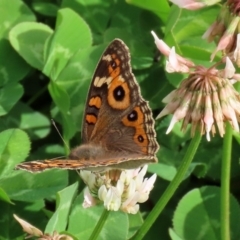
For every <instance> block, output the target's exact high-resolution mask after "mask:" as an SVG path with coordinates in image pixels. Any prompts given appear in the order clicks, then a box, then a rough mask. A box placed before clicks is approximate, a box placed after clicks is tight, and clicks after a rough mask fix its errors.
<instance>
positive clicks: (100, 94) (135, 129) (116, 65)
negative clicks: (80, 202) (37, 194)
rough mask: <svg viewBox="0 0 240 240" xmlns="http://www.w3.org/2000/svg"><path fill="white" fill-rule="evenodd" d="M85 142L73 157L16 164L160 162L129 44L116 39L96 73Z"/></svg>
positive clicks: (101, 166)
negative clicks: (135, 75) (131, 59)
mask: <svg viewBox="0 0 240 240" xmlns="http://www.w3.org/2000/svg"><path fill="white" fill-rule="evenodd" d="M82 143H83V144H82V145H80V146H79V147H76V148H74V149H73V150H72V151H71V153H70V155H69V157H68V159H60V160H58V159H53V160H42V161H30V162H24V163H21V164H19V165H17V166H16V169H24V170H27V171H30V172H38V171H43V170H45V169H51V168H60V169H73V170H77V169H84V170H90V171H93V172H98V171H105V170H108V169H133V168H137V167H140V166H142V165H145V164H148V163H154V162H157V158H156V152H157V150H158V148H159V146H158V143H157V141H156V133H155V130H154V120H153V117H152V112H151V110H150V108H149V106H148V103H147V102H146V101H145V100H144V99H143V98H142V96H141V93H140V89H139V85H138V83H137V82H136V80H135V77H134V75H133V73H132V69H131V65H130V54H129V50H128V47H127V46H126V45H125V44H124V42H123V41H122V40H120V39H115V40H113V42H112V43H111V44H110V45H109V46H108V47H107V49H106V50H105V51H104V53H103V55H102V57H101V59H100V61H99V63H98V65H97V68H96V71H95V73H94V76H93V79H92V82H91V85H90V89H89V93H88V97H87V101H86V107H85V113H84V118H83V125H82Z"/></svg>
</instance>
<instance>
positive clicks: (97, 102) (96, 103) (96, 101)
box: [88, 97, 102, 109]
mask: <svg viewBox="0 0 240 240" xmlns="http://www.w3.org/2000/svg"><path fill="white" fill-rule="evenodd" d="M88 105H89V106H90V107H96V108H98V109H99V108H100V107H101V105H102V99H101V98H100V97H92V98H91V99H90V101H89V103H88Z"/></svg>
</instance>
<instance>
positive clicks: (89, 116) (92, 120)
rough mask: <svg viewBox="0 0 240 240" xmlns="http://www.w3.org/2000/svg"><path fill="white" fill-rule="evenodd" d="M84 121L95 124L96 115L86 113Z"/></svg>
mask: <svg viewBox="0 0 240 240" xmlns="http://www.w3.org/2000/svg"><path fill="white" fill-rule="evenodd" d="M86 121H87V122H88V123H89V124H95V123H96V122H97V117H96V116H95V115H92V114H87V115H86Z"/></svg>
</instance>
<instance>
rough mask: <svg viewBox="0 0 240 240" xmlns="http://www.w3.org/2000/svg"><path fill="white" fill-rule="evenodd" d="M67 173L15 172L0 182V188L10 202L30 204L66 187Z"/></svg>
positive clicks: (53, 171) (50, 171)
mask: <svg viewBox="0 0 240 240" xmlns="http://www.w3.org/2000/svg"><path fill="white" fill-rule="evenodd" d="M67 183H68V172H67V171H63V170H56V169H54V170H48V171H45V172H40V173H34V174H33V173H30V172H26V171H21V170H16V171H14V172H12V173H11V175H8V176H7V177H5V178H2V179H1V180H0V185H1V187H2V188H3V189H4V190H5V191H6V193H7V194H8V196H9V197H10V198H11V199H12V200H19V201H26V202H32V201H36V200H39V199H42V198H45V197H49V196H51V195H53V194H55V193H56V192H58V191H59V190H61V189H63V188H64V187H66V186H67Z"/></svg>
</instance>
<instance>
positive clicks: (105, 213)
mask: <svg viewBox="0 0 240 240" xmlns="http://www.w3.org/2000/svg"><path fill="white" fill-rule="evenodd" d="M109 213H110V211H108V210H107V209H105V208H104V209H103V212H102V215H101V217H100V218H99V220H98V223H97V225H96V227H95V228H94V230H93V232H92V234H91V236H90V238H89V240H95V239H97V238H98V236H99V234H100V232H101V230H102V228H103V226H104V224H105V222H106V220H107V219H108V215H109Z"/></svg>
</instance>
